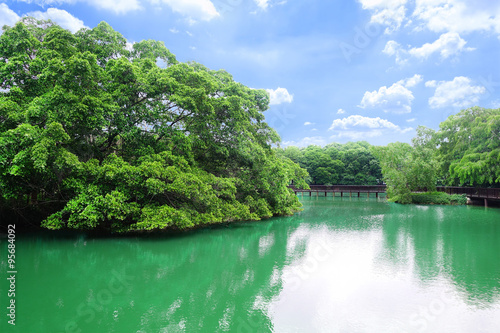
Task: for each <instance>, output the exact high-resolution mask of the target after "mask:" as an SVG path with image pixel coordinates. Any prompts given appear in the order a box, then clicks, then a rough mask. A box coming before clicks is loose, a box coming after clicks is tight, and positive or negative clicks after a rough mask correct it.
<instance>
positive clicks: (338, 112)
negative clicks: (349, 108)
mask: <svg viewBox="0 0 500 333" xmlns="http://www.w3.org/2000/svg"><path fill="white" fill-rule="evenodd" d="M344 113H345V110H343V109H338V111H337V114H344Z"/></svg>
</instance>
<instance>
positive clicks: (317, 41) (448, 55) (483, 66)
mask: <svg viewBox="0 0 500 333" xmlns="http://www.w3.org/2000/svg"><path fill="white" fill-rule="evenodd" d="M25 15H31V16H35V17H39V18H50V19H52V20H53V21H55V22H57V23H59V24H60V25H61V26H63V27H64V28H67V29H69V30H71V31H73V32H75V31H77V30H78V29H80V28H82V27H90V28H92V27H95V26H96V25H97V24H98V23H99V22H101V21H106V22H108V23H109V24H110V25H111V26H112V27H113V28H114V29H115V30H117V31H118V32H120V33H122V34H123V35H124V37H125V38H126V39H127V40H128V41H129V42H130V43H134V42H138V41H140V40H143V39H155V40H161V41H164V42H165V45H166V46H167V48H169V49H170V51H171V52H172V53H174V54H175V55H176V56H177V59H178V60H180V61H197V62H200V63H202V64H204V65H206V66H207V67H209V68H212V69H225V70H227V71H228V72H229V73H231V74H232V75H233V76H234V79H235V80H236V81H239V82H241V83H243V84H245V85H247V86H249V87H252V88H262V89H267V90H268V91H269V93H270V95H271V106H270V109H269V110H268V111H266V119H267V121H268V123H269V124H270V125H271V126H273V127H274V128H275V129H276V130H277V131H278V132H279V134H280V135H281V138H282V144H283V145H284V146H286V145H299V146H307V145H308V144H318V145H325V144H328V143H330V142H340V143H345V142H347V141H358V140H366V141H368V142H370V143H372V144H376V145H385V144H387V143H389V142H395V141H403V142H410V140H411V138H412V137H413V136H414V135H415V128H416V127H417V126H418V125H424V126H427V127H430V128H433V129H437V128H438V126H439V123H440V122H441V121H443V120H445V119H446V118H447V117H448V116H449V115H451V114H455V113H457V112H459V111H460V110H461V109H464V108H467V107H470V106H476V105H477V106H482V107H486V108H500V94H499V92H500V63H499V60H500V1H492V0H350V1H349V0H342V1H341V0H331V1H319V0H309V1H300V0H17V1H16V0H14V1H1V2H0V24H1V25H2V26H3V25H4V24H7V25H12V24H14V23H15V22H16V21H17V20H18V19H19V18H20V17H22V16H25Z"/></svg>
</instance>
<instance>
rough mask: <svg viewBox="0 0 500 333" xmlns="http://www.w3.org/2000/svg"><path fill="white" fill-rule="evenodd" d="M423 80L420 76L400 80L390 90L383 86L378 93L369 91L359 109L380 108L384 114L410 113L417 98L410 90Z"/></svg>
mask: <svg viewBox="0 0 500 333" xmlns="http://www.w3.org/2000/svg"><path fill="white" fill-rule="evenodd" d="M421 80H422V78H421V76H420V75H415V76H413V77H412V78H408V79H404V80H400V81H398V82H396V83H394V84H393V85H392V86H390V87H389V88H387V87H386V86H383V87H380V88H379V90H378V91H377V90H374V91H372V92H370V91H367V92H365V94H364V96H363V99H362V100H361V104H360V105H359V107H361V108H363V109H365V108H380V109H382V110H384V112H392V113H410V112H411V103H412V101H413V99H414V98H415V97H414V96H413V93H412V92H411V91H410V90H409V89H408V88H411V87H413V86H414V85H416V84H417V83H418V82H420V81H421Z"/></svg>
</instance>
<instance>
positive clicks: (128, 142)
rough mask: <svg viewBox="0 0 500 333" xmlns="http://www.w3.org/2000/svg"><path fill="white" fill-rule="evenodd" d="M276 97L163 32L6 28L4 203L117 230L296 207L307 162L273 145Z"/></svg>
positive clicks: (48, 219) (2, 58)
mask: <svg viewBox="0 0 500 333" xmlns="http://www.w3.org/2000/svg"><path fill="white" fill-rule="evenodd" d="M268 105H269V95H268V93H267V92H266V91H264V90H256V89H251V88H248V87H246V86H244V85H242V84H240V83H238V82H235V81H234V80H233V78H232V77H231V75H230V74H229V73H227V72H225V71H223V70H220V71H213V70H210V69H208V68H206V67H204V66H203V65H200V64H198V63H181V62H179V61H177V60H176V58H175V56H174V55H173V54H172V53H171V52H170V51H169V50H168V49H167V48H166V47H165V45H164V44H163V43H162V42H158V41H153V40H144V41H141V42H138V43H134V44H133V46H132V47H131V48H130V47H127V43H126V40H125V38H124V37H123V36H122V35H121V34H120V33H118V32H116V31H114V30H113V29H112V28H111V27H110V26H109V25H108V24H106V23H104V22H102V23H100V24H99V25H98V26H97V27H95V28H93V29H82V30H80V31H78V32H76V33H75V34H72V33H71V32H69V31H67V30H64V29H62V28H61V27H59V26H58V25H56V24H54V23H52V22H50V21H38V20H35V19H33V18H29V17H25V18H23V19H22V20H21V21H20V22H18V23H17V24H16V25H15V26H14V27H8V26H5V27H4V30H3V34H2V35H1V36H0V151H1V155H0V193H1V196H0V211H1V213H2V214H3V215H4V216H6V214H7V215H8V216H17V217H18V218H21V219H22V220H31V218H32V217H33V216H38V217H40V220H43V221H42V222H41V225H42V226H44V227H46V228H49V229H61V228H74V229H101V230H108V231H133V230H151V229H164V228H180V229H183V228H189V227H194V226H197V225H202V224H207V223H217V222H230V221H237V220H259V219H261V218H265V217H270V216H273V215H288V214H292V213H293V212H295V211H297V210H299V209H300V206H301V204H300V202H299V201H298V198H297V197H296V196H295V195H294V193H293V191H291V190H290V189H289V188H288V187H287V186H288V185H289V184H290V183H291V182H292V181H293V182H294V183H295V184H297V185H298V186H307V184H306V183H305V181H304V180H305V177H306V175H307V172H306V171H305V170H304V169H301V168H300V167H299V166H298V165H297V164H295V163H293V162H292V161H291V160H290V159H288V158H286V157H285V156H282V155H278V154H276V152H275V151H274V150H273V149H272V146H273V145H277V144H278V143H279V142H280V138H279V136H278V134H277V133H276V132H275V131H274V130H273V129H272V128H270V127H269V126H268V125H267V124H266V122H265V121H264V114H263V112H264V111H265V110H267V109H268ZM2 220H3V221H7V219H6V218H2ZM9 220H10V218H9Z"/></svg>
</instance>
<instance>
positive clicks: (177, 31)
mask: <svg viewBox="0 0 500 333" xmlns="http://www.w3.org/2000/svg"><path fill="white" fill-rule="evenodd" d="M168 31H170V32H171V33H173V34H178V33H179V30H177V29H176V28H170V29H169V30H168Z"/></svg>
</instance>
